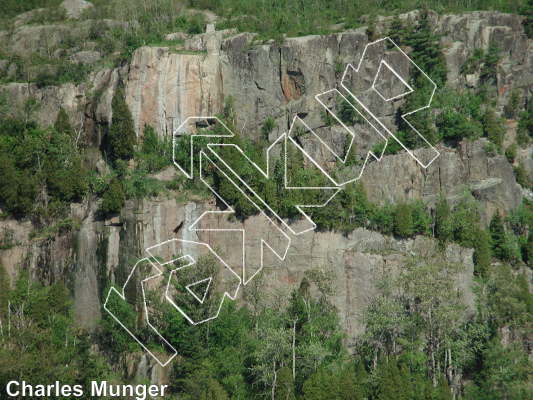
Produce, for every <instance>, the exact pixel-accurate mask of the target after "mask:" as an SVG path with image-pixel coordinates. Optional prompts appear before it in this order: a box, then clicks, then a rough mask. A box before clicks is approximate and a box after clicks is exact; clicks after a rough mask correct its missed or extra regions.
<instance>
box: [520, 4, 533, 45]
mask: <svg viewBox="0 0 533 400" xmlns="http://www.w3.org/2000/svg"><path fill="white" fill-rule="evenodd" d="M520 13H521V14H522V15H525V16H526V18H525V19H524V22H523V24H524V31H525V32H526V35H527V36H528V37H529V38H532V37H533V1H532V0H527V1H526V2H525V4H524V6H523V7H522V9H521V10H520Z"/></svg>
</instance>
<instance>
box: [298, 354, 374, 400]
mask: <svg viewBox="0 0 533 400" xmlns="http://www.w3.org/2000/svg"><path fill="white" fill-rule="evenodd" d="M356 362H357V361H356ZM367 379H368V377H367V373H366V371H365V369H364V366H363V365H361V363H360V362H357V364H356V365H354V363H350V364H347V363H334V364H332V365H329V366H326V367H322V368H320V369H319V370H318V371H316V372H315V373H314V374H312V375H311V376H310V377H309V378H308V379H307V380H306V381H305V383H304V385H303V394H304V396H303V399H304V400H330V399H335V400H363V399H364V398H366V396H365V392H366V391H365V384H367Z"/></svg>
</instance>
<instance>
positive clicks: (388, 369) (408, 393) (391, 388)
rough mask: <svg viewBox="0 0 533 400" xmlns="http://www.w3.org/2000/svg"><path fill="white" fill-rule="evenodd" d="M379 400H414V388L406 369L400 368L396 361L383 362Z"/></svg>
mask: <svg viewBox="0 0 533 400" xmlns="http://www.w3.org/2000/svg"><path fill="white" fill-rule="evenodd" d="M378 377H379V378H378V386H377V397H376V398H377V399H378V400H412V399H413V388H412V387H411V382H410V379H409V376H408V373H407V371H406V370H405V368H398V364H397V362H396V360H395V359H390V360H387V361H385V360H383V363H382V365H381V367H380V368H379V370H378Z"/></svg>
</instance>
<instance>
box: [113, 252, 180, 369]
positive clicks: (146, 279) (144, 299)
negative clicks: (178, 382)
mask: <svg viewBox="0 0 533 400" xmlns="http://www.w3.org/2000/svg"><path fill="white" fill-rule="evenodd" d="M144 262H148V263H149V264H150V265H151V267H152V268H154V269H155V270H156V271H157V273H156V274H155V275H151V276H149V277H148V278H145V279H143V280H142V281H141V290H142V296H143V310H144V315H145V318H146V323H147V324H148V326H149V327H150V328H151V329H152V330H153V331H154V332H155V333H156V335H157V336H159V338H160V339H161V340H162V341H163V342H164V343H165V344H166V345H167V346H168V347H169V348H170V349H171V350H172V353H173V354H172V356H171V357H170V358H169V359H168V360H167V361H166V362H163V361H161V360H160V359H159V357H158V356H156V355H155V354H154V353H152V352H151V351H150V349H149V348H148V347H147V346H146V345H145V344H144V343H143V342H142V341H141V340H140V339H138V338H137V336H135V335H134V334H133V333H132V332H131V331H130V330H129V329H128V328H127V327H126V326H125V325H124V324H123V323H122V322H121V321H120V319H118V318H117V316H115V314H113V312H111V310H109V309H108V308H107V303H108V302H109V298H110V297H111V294H112V293H115V294H117V295H118V296H119V298H120V299H121V300H122V301H126V295H125V289H126V286H127V285H128V283H129V281H130V279H131V277H132V276H133V274H134V273H135V271H136V270H137V266H138V265H139V264H141V263H144ZM161 276H163V272H162V271H161V270H160V269H159V268H157V267H156V265H155V264H154V263H153V262H152V261H151V260H150V259H149V258H143V259H141V260H139V261H137V263H136V264H135V265H134V266H133V268H132V270H131V272H130V274H129V276H128V278H127V279H126V282H125V283H124V286H123V287H122V293H120V292H119V291H118V290H117V289H115V288H114V287H112V288H111V289H109V293H108V294H107V297H106V300H105V302H104V309H105V310H106V311H107V312H108V313H109V314H110V315H111V317H113V319H114V320H115V321H117V322H118V323H119V324H120V326H122V327H123V328H124V329H125V330H126V332H128V333H129V334H130V336H131V337H132V338H133V339H134V340H135V341H136V342H137V343H139V344H140V345H141V347H142V348H143V349H144V350H145V351H146V352H147V353H148V354H150V355H151V356H152V358H153V359H154V360H156V361H157V362H158V363H159V365H161V366H162V367H165V366H167V365H168V363H170V362H171V361H172V360H173V359H174V357H176V355H177V354H178V351H177V350H176V349H175V348H174V347H173V346H172V345H171V344H170V343H169V342H168V341H167V340H166V339H165V338H164V337H163V336H162V335H161V334H160V333H159V331H158V330H157V329H156V328H155V327H154V326H153V325H152V324H151V323H150V315H149V313H148V306H147V304H146V293H145V290H144V286H145V283H146V282H147V281H149V280H152V279H155V278H159V277H161Z"/></svg>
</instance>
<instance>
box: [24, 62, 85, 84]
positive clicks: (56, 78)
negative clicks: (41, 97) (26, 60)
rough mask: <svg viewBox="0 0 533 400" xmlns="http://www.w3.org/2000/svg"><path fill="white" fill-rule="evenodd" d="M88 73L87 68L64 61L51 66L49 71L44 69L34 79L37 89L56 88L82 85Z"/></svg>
mask: <svg viewBox="0 0 533 400" xmlns="http://www.w3.org/2000/svg"><path fill="white" fill-rule="evenodd" d="M88 73H89V67H88V66H87V65H84V64H75V63H71V62H69V61H66V60H62V61H61V62H59V63H55V64H53V67H52V69H51V70H48V69H44V70H42V71H41V72H39V74H37V76H36V77H35V79H34V82H35V84H36V85H37V87H39V88H44V87H47V86H57V85H62V84H65V83H69V82H72V83H75V84H80V83H82V82H83V81H84V80H85V79H86V78H87V75H88Z"/></svg>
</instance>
